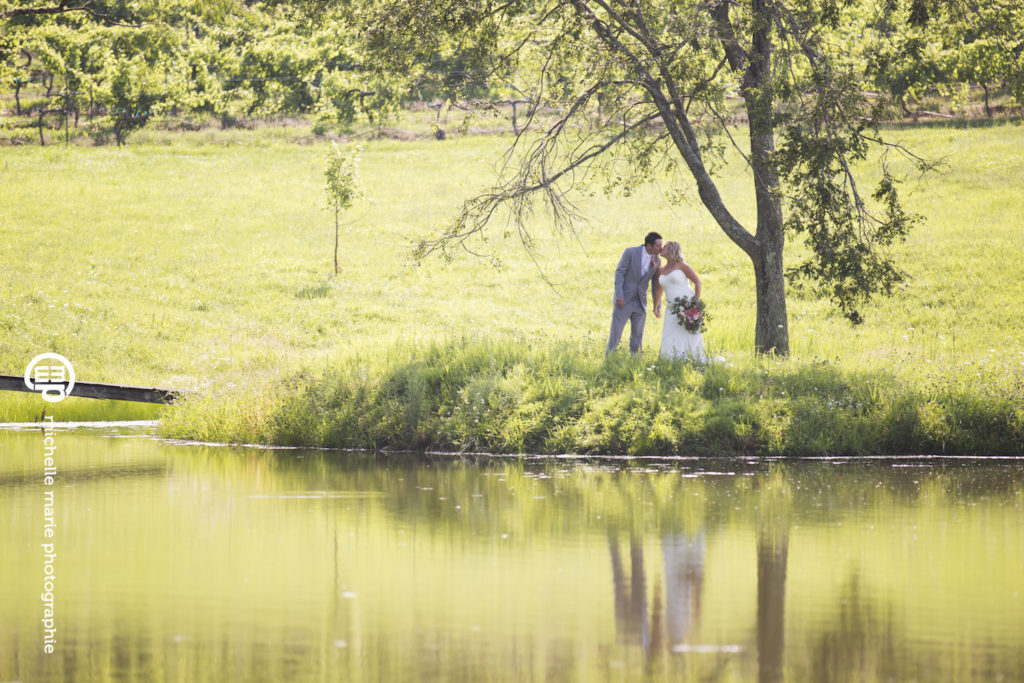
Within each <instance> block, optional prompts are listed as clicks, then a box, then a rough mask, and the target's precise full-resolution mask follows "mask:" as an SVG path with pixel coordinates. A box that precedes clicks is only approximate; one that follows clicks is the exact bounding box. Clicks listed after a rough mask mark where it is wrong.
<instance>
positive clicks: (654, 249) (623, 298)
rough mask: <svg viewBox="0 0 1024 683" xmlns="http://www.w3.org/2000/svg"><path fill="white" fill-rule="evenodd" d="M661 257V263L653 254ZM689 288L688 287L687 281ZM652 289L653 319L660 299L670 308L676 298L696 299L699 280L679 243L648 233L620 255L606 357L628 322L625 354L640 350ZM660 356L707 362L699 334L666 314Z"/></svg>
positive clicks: (616, 343) (698, 294)
mask: <svg viewBox="0 0 1024 683" xmlns="http://www.w3.org/2000/svg"><path fill="white" fill-rule="evenodd" d="M659 254H662V255H664V257H665V262H664V263H662V262H661V259H659V258H658V255H659ZM691 282H692V283H693V286H692V287H691V286H690V283H691ZM648 284H650V286H651V296H652V298H653V299H654V315H655V316H656V317H658V318H660V317H661V296H662V293H664V295H665V300H666V302H668V304H671V303H672V302H673V301H674V300H676V299H681V298H684V297H685V298H689V297H694V298H696V299H699V298H700V278H699V277H697V273H695V272H694V271H693V269H692V268H691V267H690V266H688V265H687V264H686V262H685V261H684V260H683V255H682V251H681V249H680V247H679V243H678V242H668V243H666V244H664V245H663V244H662V240H661V235H659V234H658V233H656V232H651V233H648V234H647V237H645V238H644V244H643V246H640V247H630V248H629V249H626V250H625V251H624V252H622V258H621V259H619V266H618V267H617V268H616V269H615V308H614V309H613V311H612V330H611V334H610V335H609V336H608V350H607V351H606V353H611V352H612V351H614V350H615V349H617V348H618V346H619V340H620V339H621V338H622V330H623V329H624V328H625V327H626V322H627V321H629V351H630V353H633V354H636V353H639V352H640V347H641V344H642V343H643V338H644V322H645V321H646V320H647V285H648ZM661 357H662V358H669V359H678V358H684V359H688V360H693V361H696V362H698V363H705V362H707V360H708V358H707V355H706V354H705V353H704V338H703V337H702V336H701V333H700V332H690V331H688V330H687V329H686V328H685V327H684V326H683V323H682V321H681V320H680V319H679V318H678V317H677V316H675V315H672V314H671V313H670V314H669V315H666V316H665V323H664V326H663V327H662V332H661Z"/></svg>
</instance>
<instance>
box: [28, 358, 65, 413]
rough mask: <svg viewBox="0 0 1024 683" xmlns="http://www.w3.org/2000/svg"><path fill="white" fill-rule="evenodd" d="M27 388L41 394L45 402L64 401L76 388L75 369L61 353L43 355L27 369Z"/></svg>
mask: <svg viewBox="0 0 1024 683" xmlns="http://www.w3.org/2000/svg"><path fill="white" fill-rule="evenodd" d="M25 386H27V387H28V388H29V390H30V391H38V392H40V393H41V394H42V395H43V400H44V401H49V402H50V403H57V402H58V401H63V400H64V399H65V398H66V397H67V396H68V394H70V393H71V390H72V389H73V388H74V386H75V369H74V368H73V367H71V361H69V360H68V359H67V358H65V357H64V356H62V355H60V354H59V353H41V354H39V355H38V356H36V357H35V358H33V359H32V361H31V362H30V363H29V364H28V367H27V368H25Z"/></svg>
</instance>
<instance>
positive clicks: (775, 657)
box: [757, 466, 793, 683]
mask: <svg viewBox="0 0 1024 683" xmlns="http://www.w3.org/2000/svg"><path fill="white" fill-rule="evenodd" d="M759 484H760V495H759V501H758V506H757V509H758V521H757V669H758V680H759V681H760V682H761V683H776V682H777V681H781V680H782V660H783V653H784V651H785V631H786V564H787V561H788V559H789V526H790V512H791V509H792V505H793V496H792V491H791V489H790V485H789V481H788V479H787V476H786V469H785V468H784V467H782V466H779V467H773V468H772V469H771V470H769V471H768V473H767V474H766V475H765V476H764V477H763V478H761V479H760V481H759Z"/></svg>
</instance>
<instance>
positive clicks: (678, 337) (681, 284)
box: [654, 242, 708, 363]
mask: <svg viewBox="0 0 1024 683" xmlns="http://www.w3.org/2000/svg"><path fill="white" fill-rule="evenodd" d="M661 255H662V256H664V257H665V265H663V266H662V267H661V268H660V269H659V270H658V278H657V281H658V286H657V287H655V289H654V312H655V314H657V313H659V312H660V311H661V294H662V292H664V293H665V303H666V308H667V304H670V303H671V302H672V301H673V300H674V299H679V298H681V297H696V298H697V299H699V298H700V278H699V277H697V273H695V272H694V271H693V268H691V267H690V266H688V265H687V264H686V262H685V261H683V254H682V251H681V249H680V248H679V242H668V243H666V244H665V247H664V249H662V251H661ZM691 282H692V283H693V287H691V286H690V283H691ZM661 357H662V358H668V359H671V360H675V359H679V358H683V359H689V360H693V361H695V362H697V363H706V362H708V357H707V354H706V353H705V352H704V337H702V336H701V333H700V332H690V331H688V330H687V329H686V328H685V327H683V323H682V322H680V320H679V318H678V317H676V316H674V315H672V314H671V313H670V312H668V311H666V315H665V326H664V328H662V333H661Z"/></svg>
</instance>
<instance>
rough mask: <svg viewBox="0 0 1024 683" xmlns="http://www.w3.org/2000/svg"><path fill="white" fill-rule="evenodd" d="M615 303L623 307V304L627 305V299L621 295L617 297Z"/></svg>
mask: <svg viewBox="0 0 1024 683" xmlns="http://www.w3.org/2000/svg"><path fill="white" fill-rule="evenodd" d="M615 305H616V306H618V307H619V308H622V307H623V306H625V305H626V300H625V299H624V298H622V297H621V296H620V297H618V298H616V299H615Z"/></svg>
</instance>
